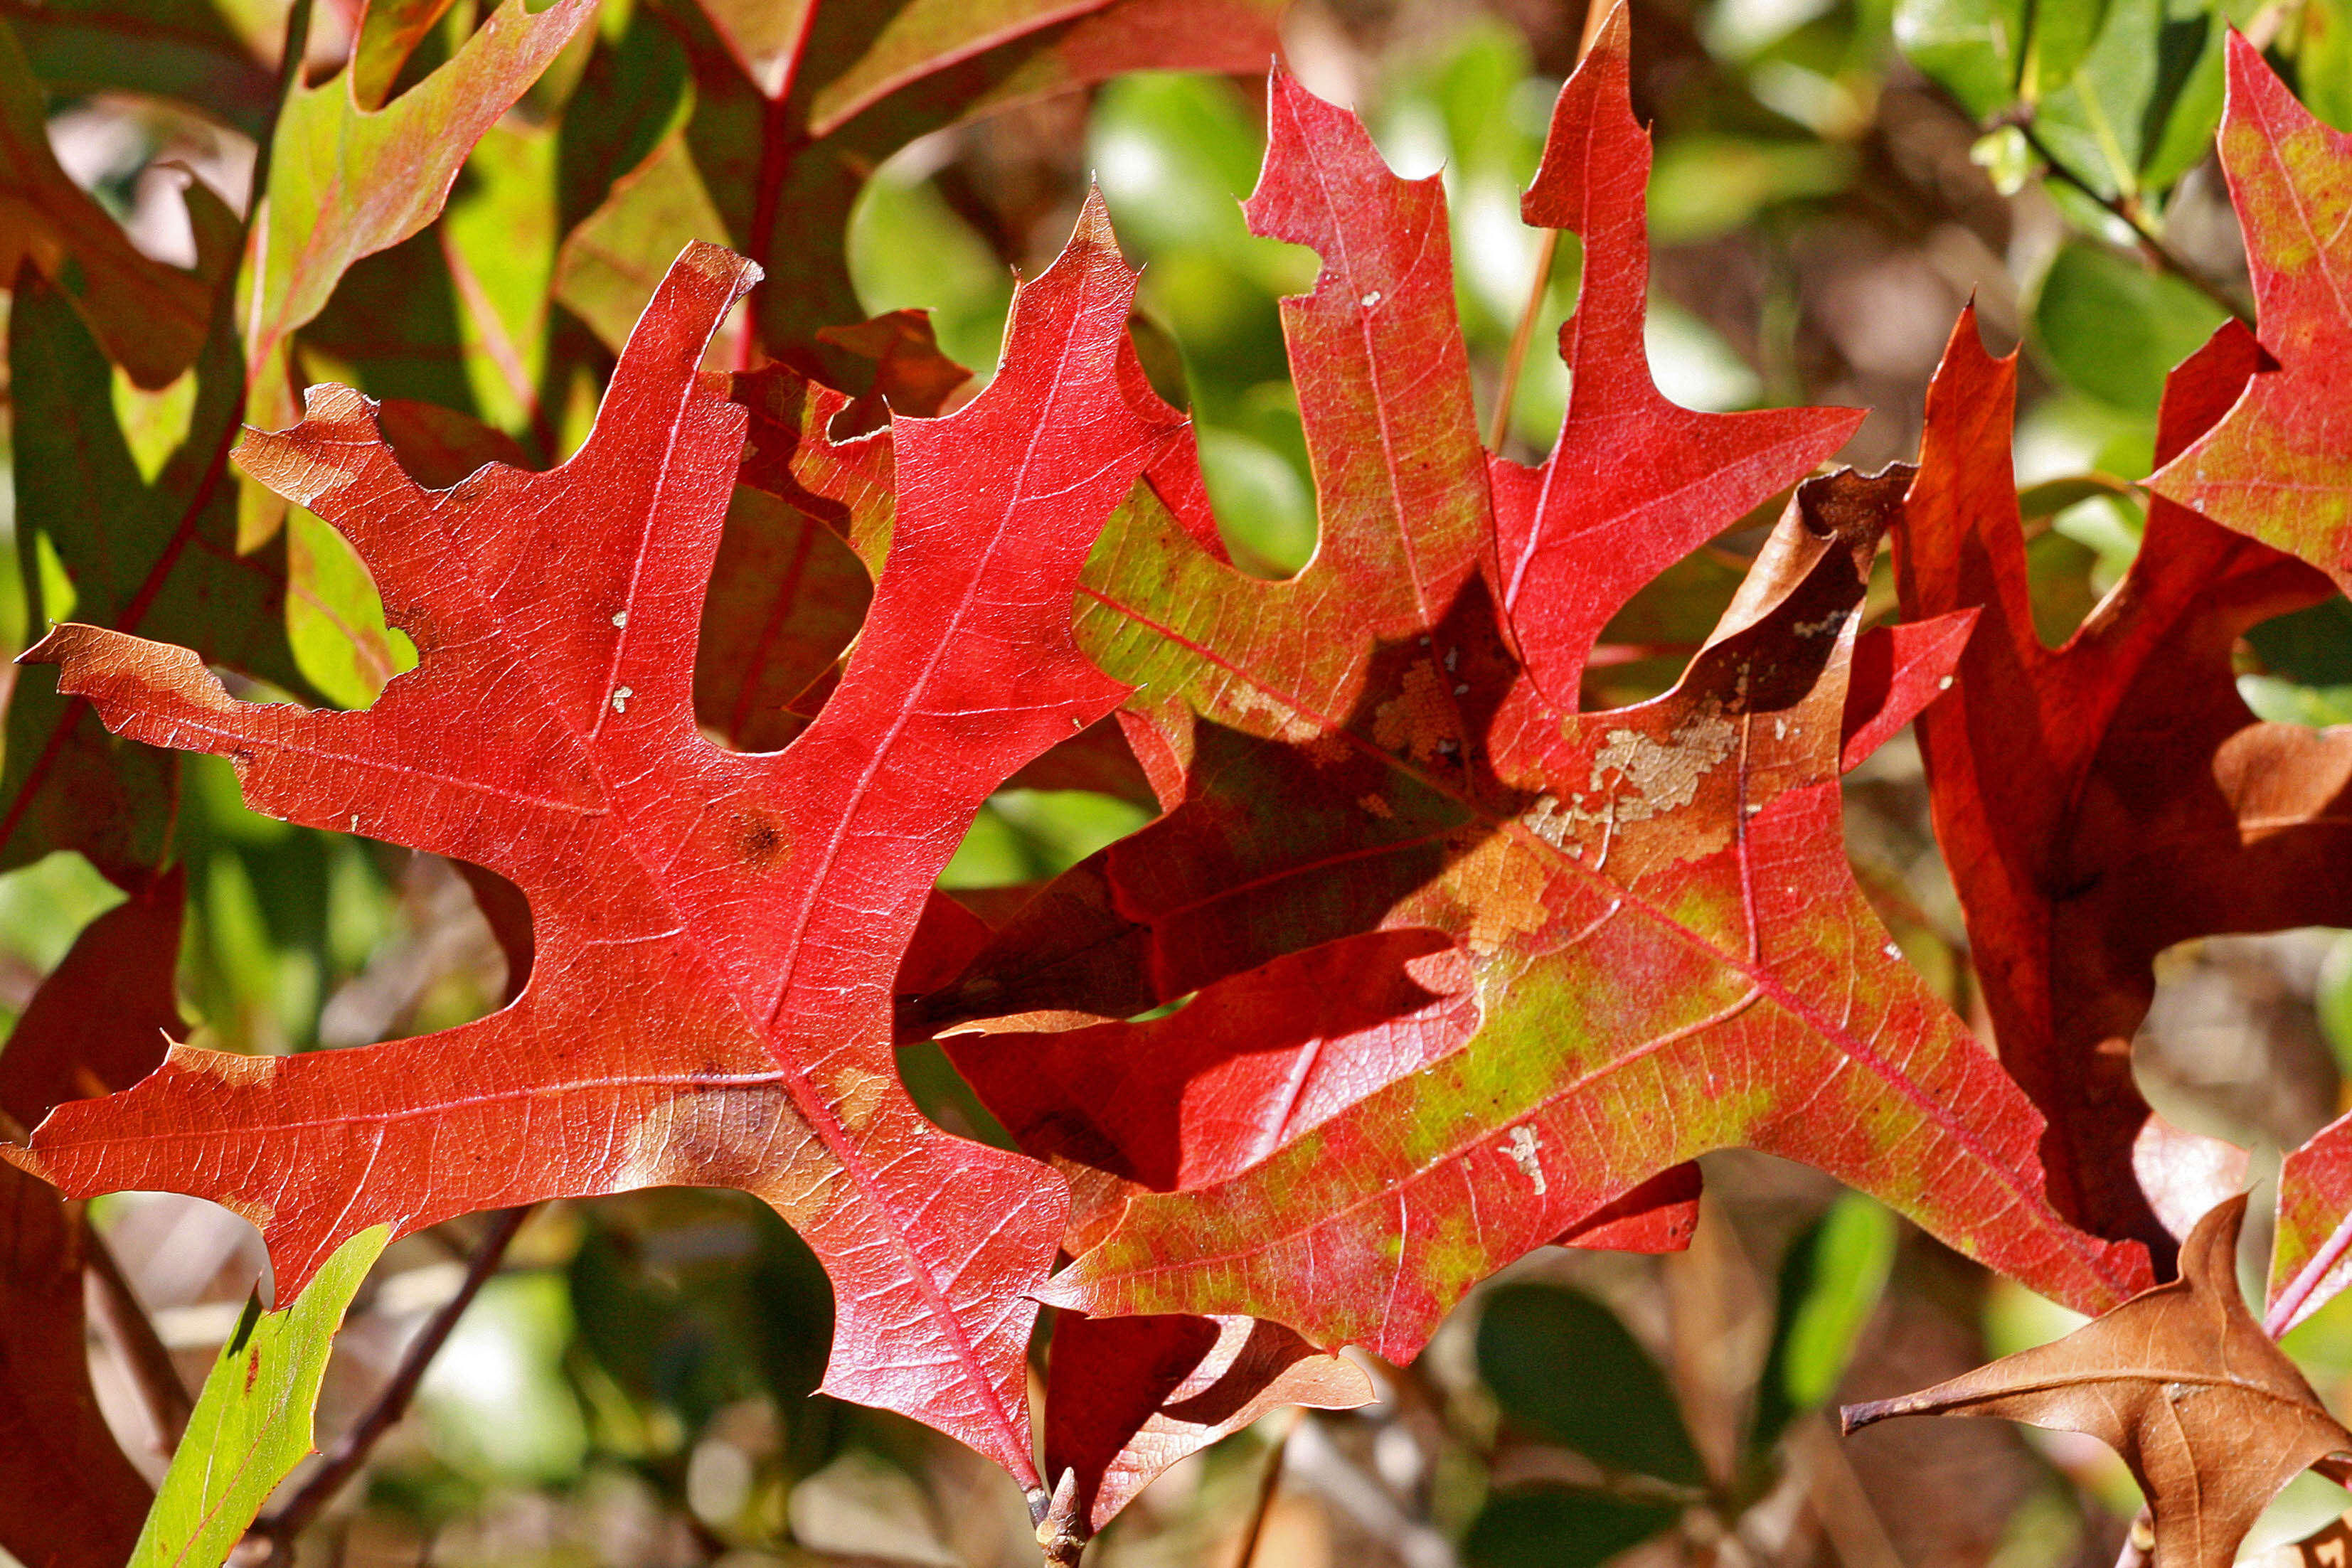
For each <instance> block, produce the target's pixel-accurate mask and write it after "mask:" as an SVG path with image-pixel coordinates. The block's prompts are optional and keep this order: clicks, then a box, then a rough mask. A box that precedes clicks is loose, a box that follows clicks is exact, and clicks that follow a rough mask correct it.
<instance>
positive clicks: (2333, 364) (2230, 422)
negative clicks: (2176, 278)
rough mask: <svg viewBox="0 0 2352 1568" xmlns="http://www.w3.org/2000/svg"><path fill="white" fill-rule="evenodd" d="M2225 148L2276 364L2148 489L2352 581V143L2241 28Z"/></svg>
mask: <svg viewBox="0 0 2352 1568" xmlns="http://www.w3.org/2000/svg"><path fill="white" fill-rule="evenodd" d="M2221 167H2222V170H2223V171H2224V172H2226V173H2227V174H2228V176H2229V180H2230V198H2231V204H2233V205H2235V206H2236V208H2237V210H2238V226H2239V228H2240V229H2241V231H2242V233H2243V234H2244V235H2245V241H2246V262H2247V265H2248V267H2250V268H2251V269H2252V273H2253V280H2254V300H2255V304H2256V305H2257V306H2258V307H2259V308H2260V310H2261V314H2262V341H2263V348H2264V349H2265V350H2268V351H2269V353H2270V355H2271V357H2272V359H2273V360H2275V361H2277V363H2278V368H2277V369H2276V370H2274V371H2267V372H2265V373H2263V374H2261V375H2257V376H2255V377H2254V379H2253V381H2252V382H2251V383H2250V384H2249V385H2248V386H2247V387H2246V390H2245V394H2244V395H2243V396H2242V397H2241V398H2239V399H2238V402H2237V404H2236V406H2235V407H2233V408H2231V410H2230V411H2229V413H2228V414H2227V415H2226V416H2225V417H2224V418H2222V419H2221V422H2220V423H2218V424H2216V425H2214V427H2213V428H2212V430H2211V431H2210V432H2209V433H2207V434H2205V436H2204V437H2203V438H2202V439H2201V440H2200V441H2198V442H2196V443H2195V444H2192V445H2191V446H2189V449H2188V450H2187V451H2185V452H2182V453H2181V454H2180V455H2179V456H2177V457H2175V458H2173V460H2172V461H2171V462H2170V463H2169V464H2168V465H2166V466H2165V468H2164V469H2163V471H2162V472H2160V473H2158V475H2157V476H2156V477H2155V478H2154V479H2152V480H2150V481H2149V483H2150V485H2151V486H2153V487H2154V488H2155V489H2156V491H2157V493H2158V494H2159V495H2162V496H2166V497H2170V498H2171V499H2173V500H2175V501H2178V502H2179V503H2180V504H2181V505H2182V506H2184V507H2194V508H2195V509H2196V510H2198V511H2200V512H2202V513H2203V514H2205V516H2207V517H2210V518H2212V519H2213V520H2214V521H2215V522H2218V523H2224V524H2227V525H2228V526H2229V527H2231V528H2236V529H2238V530H2240V531H2241V532H2243V533H2249V534H2252V535H2253V536H2254V538H2258V539H2261V540H2262V541H2263V542H2264V543H2265V544H2269V545H2273V546H2275V547H2276V548H2277V549H2283V550H2285V551H2287V552H2289V553H2290V554H2293V555H2297V556H2300V557H2302V558H2303V559H2305V560H2307V561H2309V562H2311V564H2312V565H2314V566H2315V567H2318V568H2319V569H2320V570H2323V571H2326V573H2328V574H2329V575H2330V576H2332V577H2334V578H2335V579H2336V583H2337V584H2338V586H2346V585H2352V226H2347V224H2346V222H2345V218H2346V214H2347V208H2346V201H2347V196H2346V193H2347V191H2352V136H2347V135H2345V134H2344V133H2343V132H2341V131H2334V130H2331V129H2330V128H2328V127H2327V126H2326V125H2324V124H2322V123H2321V122H2320V121H2319V120H2317V119H2316V118H2315V116H2314V115H2313V114H2312V112H2311V111H2310V110H2307V109H2305V108H2304V107H2303V105H2301V104H2300V103H2297V102H2296V101H2295V99H2294V94H2293V93H2291V92H2289V91H2288V90H2287V88H2286V84H2285V83H2284V82H2282V81H2281V80H2279V79H2278V78H2277V76H2276V75H2274V74H2273V72H2272V70H2271V68H2270V67H2269V66H2267V65H2265V64H2264V63H2263V57H2262V51H2261V50H2259V49H2257V48H2255V47H2254V46H2253V45H2252V44H2250V43H2248V42H2247V41H2246V40H2245V39H2244V38H2243V37H2241V36H2239V35H2238V34H2236V33H2234V32H2233V33H2231V35H2230V88H2229V99H2228V101H2227V103H2226V105H2225V107H2224V109H2223V110H2222V114H2221Z"/></svg>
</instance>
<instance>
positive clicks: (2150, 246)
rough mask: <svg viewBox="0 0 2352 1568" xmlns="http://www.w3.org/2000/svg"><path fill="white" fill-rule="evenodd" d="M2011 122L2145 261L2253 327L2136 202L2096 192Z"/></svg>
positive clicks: (2250, 316) (2025, 127)
mask: <svg viewBox="0 0 2352 1568" xmlns="http://www.w3.org/2000/svg"><path fill="white" fill-rule="evenodd" d="M2013 123H2015V124H2016V126H2017V131H2018V134H2019V135H2021V136H2022V137H2024V138H2025V144H2026V145H2027V146H2028V147H2031V148H2032V149H2033V153H2034V156H2036V157H2038V158H2040V159H2041V160H2042V162H2044V163H2047V164H2049V165H2050V172H2051V173H2052V174H2053V175H2054V176H2056V177H2057V179H2058V180H2059V181H2060V182H2061V183H2064V184H2067V185H2071V186H2073V187H2074V189H2075V190H2077V191H2079V192H2081V193H2083V194H2084V195H2085V196H2087V197H2089V198H2090V199H2091V200H2092V201H2094V202H2096V203H2097V204H2099V205H2100V206H2102V207H2105V209H2106V210H2107V211H2108V212H2109V213H2112V214H2115V216H2116V217H2117V218H2120V219H2121V220H2122V221H2123V222H2124V224H2125V225H2126V226H2127V227H2129V228H2130V230H2131V232H2132V234H2133V235H2135V236H2136V237H2137V239H2138V240H2139V247H2140V249H2141V250H2142V251H2143V252H2145V253H2146V254H2147V258H2148V260H2150V261H2152V262H2154V263H2156V265H2157V266H2158V267H2162V268H2163V269H2164V270H2165V271H2167V272H2169V273H2171V274H2172V275H2173V276H2174V277H2178V278H2179V279H2180V280H2181V281H2182V282H2183V283H2186V284H2188V285H2189V287H2191V288H2194V289H2195V290H2197V292H2198V293H2200V294H2202V295H2203V296H2205V298H2208V299H2210V300H2211V301H2212V302H2213V303H2214V304H2216V305H2218V306H2220V307H2221V308H2222V309H2224V310H2226V311H2228V312H2229V313H2230V314H2231V315H2232V316H2235V317H2236V318H2237V319H2239V320H2240V321H2241V322H2242V323H2243V324H2244V325H2245V326H2247V327H2249V328H2251V327H2252V326H2253V324H2254V313H2253V312H2252V310H2250V309H2248V308H2246V307H2245V306H2244V305H2243V304H2242V303H2241V302H2240V301H2239V299H2238V298H2237V296H2236V295H2234V294H2232V293H2231V292H2230V291H2229V290H2228V289H2226V288H2224V287H2221V284H2219V283H2217V282H2215V281H2214V280H2213V279H2212V278H2210V277H2207V276H2206V275H2205V274H2204V273H2203V272H2202V271H2200V270H2199V269H2198V268H2197V267H2192V266H2190V265H2189V262H2188V260H2187V259H2186V258H2185V257H2183V256H2181V255H2180V253H2179V252H2178V251H2176V250H2174V249H2173V248H2172V247H2171V246H2168V245H2166V244H2165V243H2164V241H2163V240H2162V239H2161V238H2160V237H2158V235H2157V233H2156V231H2155V230H2154V229H2151V228H2149V227H2148V226H2147V219H2146V218H2145V217H2143V216H2142V215H2141V214H2140V209H2139V204H2138V203H2137V202H2135V201H2132V200H2130V199H2128V198H2126V197H2124V196H2110V195H2108V194H2106V193H2105V192H2103V191H2100V190H2099V189H2098V188H2097V187H2095V186H2094V185H2093V184H2092V183H2090V182H2089V181H2088V180H2085V179H2084V178H2083V176H2081V175H2080V174H2077V173H2076V172H2074V170H2072V169H2069V168H2068V167H2066V165H2065V164H2064V163H2063V162H2061V161H2060V160H2059V157H2058V155H2057V154H2056V153H2054V152H2052V151H2051V150H2050V144H2049V143H2048V142H2046V141H2042V139H2041V138H2040V137H2039V136H2036V135H2035V134H2034V133H2033V127H2032V125H2030V124H2027V123H2025V122H2024V121H2022V120H2019V121H2014V122H2013Z"/></svg>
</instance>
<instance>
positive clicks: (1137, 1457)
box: [945, 930, 1698, 1539]
mask: <svg viewBox="0 0 2352 1568" xmlns="http://www.w3.org/2000/svg"><path fill="white" fill-rule="evenodd" d="M1471 988H1472V976H1471V971H1470V966H1469V965H1468V963H1467V962H1466V961H1465V957H1464V956H1463V955H1462V954H1461V953H1460V952H1459V951H1458V950H1456V949H1455V948H1454V946H1452V945H1451V944H1450V943H1448V942H1447V941H1446V940H1445V938H1444V936H1440V935H1439V934H1438V933H1436V932H1433V931H1414V930H1397V931H1381V932H1372V933H1369V934H1367V935H1364V936H1351V937H1343V938H1341V939H1340V940H1339V941H1337V942H1329V943H1326V944H1324V945H1323V946H1319V947H1312V948H1309V949H1307V951H1306V952H1303V953H1297V954H1292V955H1289V956H1285V957H1281V958H1277V959H1276V960H1274V961H1273V962H1272V963H1270V964H1266V965H1265V966H1263V967H1260V968H1257V969H1255V970H1252V971H1250V972H1249V973H1247V974H1244V975H1237V976H1234V977H1232V978H1230V979H1227V980H1222V981H1219V982H1217V983H1216V984H1214V985H1211V986H1207V987H1203V988H1202V990H1201V992H1200V994H1199V995H1198V996H1196V997H1194V998H1192V1002H1191V1003H1190V1004H1189V1005H1188V1006H1186V1007H1185V1008H1184V1009H1182V1010H1181V1011H1180V1012H1177V1013H1175V1014H1172V1015H1171V1016H1168V1017H1165V1018H1159V1019H1150V1020H1148V1021H1145V1022H1141V1023H1129V1022H1122V1021H1119V1020H1116V1019H1107V1020H1104V1021H1101V1022H1098V1023H1094V1024H1090V1025H1081V1026H1079V1027H1076V1028H1068V1029H1064V1030H1059V1031H1056V1032H1044V1031H1035V1030H1002V1031H996V1030H992V1031H989V1032H984V1033H961V1034H956V1035H951V1036H950V1037H949V1038H948V1040H946V1041H945V1044H946V1047H947V1051H948V1055H949V1058H950V1060H951V1061H953V1062H954V1063H955V1065H956V1067H957V1068H958V1070H959V1071H961V1072H962V1074H963V1075H964V1078H965V1079H966V1080H967V1081H968V1082H970V1083H971V1086H972V1089H973V1091H974V1092H976V1093H978V1095H979V1096H980V1098H981V1100H982V1103H984V1104H986V1105H987V1107H988V1108H989V1110H990V1111H991V1112H992V1113H993V1114H994V1115H995V1116H996V1118H997V1119H998V1120H999V1121H1000V1122H1002V1123H1003V1124H1004V1126H1005V1127H1006V1129H1007V1130H1008V1131H1009V1132H1011V1133H1012V1134H1013V1138H1014V1140H1015V1141H1016V1142H1017V1143H1019V1145H1021V1147H1022V1148H1023V1149H1024V1150H1025V1151H1027V1152H1028V1153H1030V1154H1033V1155H1037V1156H1039V1157H1040V1158H1045V1159H1051V1160H1052V1161H1053V1162H1054V1163H1055V1166H1056V1167H1057V1168H1059V1169H1060V1170H1061V1171H1062V1173H1063V1174H1064V1175H1065V1176H1067V1177H1069V1179H1070V1183H1071V1188H1072V1193H1073V1199H1074V1201H1073V1206H1072V1214H1071V1222H1070V1231H1069V1235H1068V1237H1067V1238H1066V1246H1067V1247H1068V1248H1069V1249H1071V1250H1073V1251H1078V1250H1083V1249H1085V1248H1087V1247H1088V1246H1090V1245H1092V1243H1093V1242H1094V1241H1095V1240H1097V1239H1099V1238H1100V1237H1101V1236H1102V1234H1103V1233H1104V1232H1105V1231H1106V1230H1107V1229H1108V1228H1109V1227H1110V1226H1111V1225H1112V1224H1113V1223H1114V1222H1115V1221H1116V1220H1117V1219H1118V1216H1119V1213H1120V1211H1121V1210H1122V1209H1123V1208H1124V1207H1125V1206H1126V1203H1127V1200H1128V1199H1129V1197H1134V1196H1137V1195H1139V1194H1141V1193H1147V1192H1153V1191H1158V1192H1183V1191H1192V1190H1197V1189H1199V1188H1202V1187H1205V1186H1212V1185H1213V1184H1215V1183H1217V1182H1220V1181H1223V1180H1225V1179H1227V1178H1229V1177H1231V1176H1237V1175H1239V1174H1240V1173H1241V1172H1243V1171H1244V1170H1246V1169H1248V1168H1249V1167H1250V1166H1254V1165H1256V1164H1257V1163H1258V1162H1260V1161H1262V1160H1264V1159H1265V1158H1267V1157H1268V1156H1270V1155H1273V1154H1275V1153H1276V1152H1277V1151H1279V1150H1280V1149H1282V1148H1284V1147H1286V1145H1289V1144H1291V1143H1293V1142H1295V1141H1296V1140H1297V1138H1298V1137H1299V1136H1301V1135H1302V1134H1306V1133H1307V1132H1308V1131H1310V1130H1312V1129H1313V1128H1315V1127H1316V1126H1318V1125H1320V1124H1322V1123H1324V1122H1326V1121H1328V1120H1329V1119H1330V1118H1331V1117H1333V1116H1335V1115H1337V1114H1339V1113H1340V1112H1342V1111H1344V1110H1346V1109H1347V1108H1348V1107H1349V1105H1351V1104H1354V1103H1356V1102H1358V1101H1360V1100H1361V1099H1363V1098H1364V1097H1365V1096H1366V1095H1368V1094H1370V1093H1373V1092H1377V1091H1379V1090H1381V1089H1383V1088H1386V1087H1387V1086H1388V1085H1390V1084H1391V1083H1394V1082H1397V1081H1399V1080H1400V1079H1403V1078H1405V1077H1408V1076H1410V1075H1411V1074H1412V1073H1413V1072H1415V1071H1420V1070H1421V1069H1423V1068H1425V1067H1427V1066H1429V1065H1430V1064H1432V1063H1433V1062H1435V1061H1440V1060H1442V1059H1443V1058H1444V1057H1445V1056H1447V1055H1449V1054H1451V1053H1452V1052H1454V1051H1458V1050H1459V1049H1461V1047H1462V1046H1463V1044H1464V1043H1465V1041H1466V1040H1468V1039H1469V1037H1470V1035H1471V1034H1472V1032H1473V1031H1474V1030H1475V1029H1476V1027H1477V1006H1476V1003H1475V999H1474V998H1473V997H1472V995H1471ZM1697 1183H1698V1167H1697V1166H1689V1165H1685V1166H1676V1167H1675V1169H1674V1170H1673V1171H1670V1172H1668V1173H1667V1176H1665V1177H1664V1178H1662V1179H1661V1180H1659V1181H1654V1182H1651V1183H1648V1184H1645V1185H1644V1186H1643V1187H1642V1188H1639V1189H1637V1190H1636V1192H1635V1193H1634V1194H1631V1195H1628V1196H1629V1201H1623V1202H1621V1203H1620V1204H1618V1205H1613V1206H1612V1207H1611V1209H1610V1210H1609V1211H1605V1212H1601V1213H1599V1214H1596V1215H1593V1216H1591V1217H1589V1218H1587V1219H1586V1220H1585V1221H1584V1222H1582V1223H1581V1224H1580V1225H1579V1226H1578V1227H1576V1228H1573V1229H1572V1230H1571V1232H1570V1234H1568V1235H1563V1236H1561V1237H1559V1238H1556V1239H1557V1240H1559V1241H1560V1242H1562V1243H1563V1244H1568V1245H1577V1246H1589V1247H1615V1248H1621V1249H1637V1250H1644V1251H1664V1250H1669V1249H1678V1248H1681V1247H1684V1246H1687V1245H1688V1244H1689V1240H1690V1237H1691V1233H1692V1229H1693V1228H1694V1227H1695V1225H1696V1219H1697V1203H1698V1186H1697ZM1049 1374H1050V1381H1049V1385H1048V1397H1047V1400H1046V1406H1045V1411H1046V1421H1045V1460H1046V1473H1047V1474H1048V1475H1049V1476H1061V1475H1063V1474H1064V1472H1065V1471H1067V1472H1070V1473H1071V1475H1072V1478H1073V1479H1072V1481H1071V1483H1070V1484H1071V1487H1072V1490H1071V1494H1070V1497H1069V1498H1068V1500H1067V1506H1068V1507H1069V1508H1070V1509H1071V1511H1072V1512H1071V1514H1070V1517H1069V1519H1068V1520H1067V1521H1066V1526H1067V1528H1068V1529H1069V1531H1070V1532H1071V1533H1072V1534H1073V1535H1074V1536H1076V1537H1077V1538H1080V1539H1082V1538H1083V1537H1084V1536H1086V1535H1087V1534H1091V1533H1093V1532H1095V1531H1100V1530H1101V1529H1102V1527H1103V1526H1104V1525H1105V1524H1106V1523H1108V1521H1109V1520H1110V1519H1111V1517H1112V1516H1113V1515H1114V1514H1116V1513H1117V1512H1118V1510H1119V1509H1120V1508H1122V1507H1124V1506H1125V1505H1126V1503H1127V1502H1128V1501H1129V1500H1130V1499H1132V1498H1133V1496H1134V1495H1135V1494H1136V1492H1138V1491H1139V1490H1141V1489H1142V1488H1143V1486H1144V1485H1145V1484H1146V1483H1148V1482H1149V1481H1150V1479H1152V1478H1153V1477H1154V1476H1156V1475H1158V1474H1159V1473H1160V1471H1162V1470H1164V1469H1167V1468H1168V1467H1169V1466H1170V1465H1171V1464H1174V1463H1175V1462H1176V1461H1177V1460H1178V1459H1181V1458H1183V1457H1184V1456H1185V1455H1187V1454H1190V1453H1192V1452H1194V1451H1196V1450H1198V1449H1199V1448H1203V1447H1205V1446H1206V1445H1208V1444H1209V1443H1211V1442H1213V1441H1215V1440H1216V1439H1217V1438H1218V1437H1223V1436H1224V1435H1225V1434H1226V1433H1228V1432H1231V1431H1234V1430H1235V1429H1237V1428H1238V1427H1243V1426H1245V1425H1247V1424H1248V1423H1249V1422H1251V1421H1253V1420H1255V1419H1256V1417H1257V1416H1260V1415H1262V1414H1264V1413H1265V1411H1266V1410H1268V1409H1271V1408H1272V1407H1274V1406H1276V1405H1281V1404H1307V1405H1316V1406H1323V1407H1326V1408H1330V1407H1346V1406H1356V1405H1360V1404H1363V1403H1365V1402H1366V1401H1367V1400H1369V1399H1370V1397H1371V1389H1370V1385H1369V1384H1368V1383H1367V1382H1366V1380H1365V1379H1364V1377H1363V1375H1361V1374H1360V1372H1358V1371H1357V1370H1356V1369H1355V1368H1354V1367H1353V1366H1352V1365H1350V1364H1349V1363H1348V1362H1346V1361H1345V1360H1343V1359H1341V1358H1340V1357H1338V1356H1331V1355H1320V1354H1316V1353H1315V1350H1314V1347H1313V1346H1311V1345H1310V1344H1308V1343H1307V1342H1306V1341H1305V1340H1303V1339H1301V1338H1300V1337H1299V1336H1298V1335H1297V1333H1294V1332H1293V1331H1291V1330H1290V1329H1287V1328H1284V1327H1282V1326H1280V1325H1279V1324H1276V1323H1272V1322H1265V1321H1263V1320H1257V1319H1251V1318H1244V1317H1222V1318H1208V1317H1190V1316H1181V1315H1177V1316H1160V1317H1140V1318H1088V1317H1083V1316H1078V1315H1076V1314H1067V1313H1066V1314H1063V1315H1062V1316H1060V1317H1059V1318H1058V1319H1057V1321H1056V1322H1055V1329H1054V1342H1053V1348H1052V1352H1051V1357H1050V1362H1049ZM1057 1495H1058V1494H1057Z"/></svg>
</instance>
